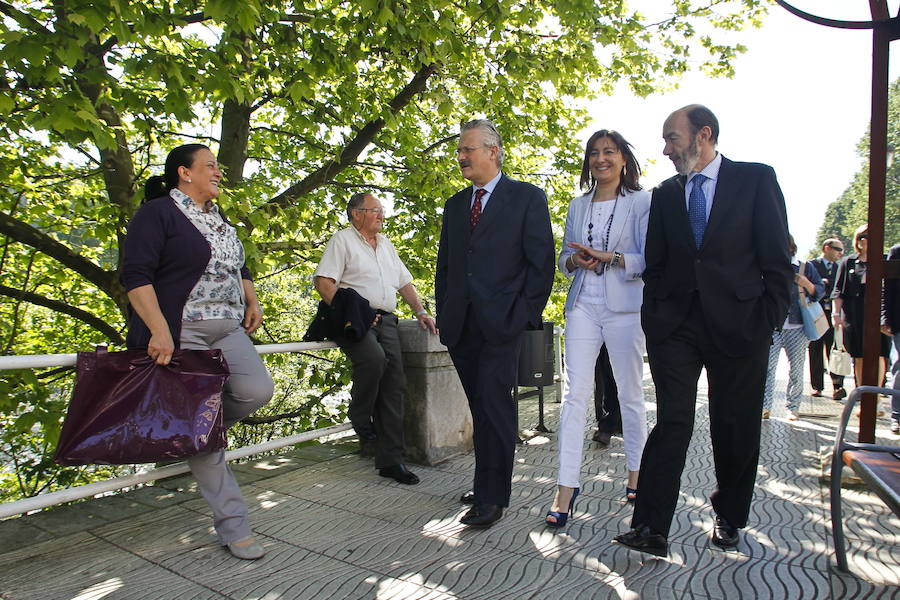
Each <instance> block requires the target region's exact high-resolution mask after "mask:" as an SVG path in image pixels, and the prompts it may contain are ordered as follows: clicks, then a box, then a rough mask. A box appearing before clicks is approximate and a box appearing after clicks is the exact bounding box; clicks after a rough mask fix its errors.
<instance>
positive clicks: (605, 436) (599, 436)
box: [591, 429, 612, 446]
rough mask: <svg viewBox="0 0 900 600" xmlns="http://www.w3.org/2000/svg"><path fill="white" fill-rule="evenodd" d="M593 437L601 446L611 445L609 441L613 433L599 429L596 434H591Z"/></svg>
mask: <svg viewBox="0 0 900 600" xmlns="http://www.w3.org/2000/svg"><path fill="white" fill-rule="evenodd" d="M591 439H592V440H594V441H595V442H597V443H598V444H600V445H601V446H609V442H610V440H611V439H612V434H611V433H610V432H608V431H600V430H599V429H598V430H597V431H595V432H594V435H592V436H591Z"/></svg>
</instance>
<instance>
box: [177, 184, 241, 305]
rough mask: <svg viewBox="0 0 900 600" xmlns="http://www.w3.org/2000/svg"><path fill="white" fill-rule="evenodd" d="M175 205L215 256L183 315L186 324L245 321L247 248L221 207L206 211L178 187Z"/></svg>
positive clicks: (188, 300) (212, 207) (195, 288)
mask: <svg viewBox="0 0 900 600" xmlns="http://www.w3.org/2000/svg"><path fill="white" fill-rule="evenodd" d="M169 195H170V196H171V197H172V200H174V201H175V205H176V206H177V207H178V208H179V209H181V212H183V213H184V216H186V217H187V218H188V220H189V221H190V222H191V223H193V225H194V227H196V228H197V230H198V231H200V233H201V234H203V237H204V238H206V242H207V243H208V244H209V250H210V253H211V256H210V259H209V264H207V265H206V271H205V272H204V273H203V275H202V276H201V277H200V280H199V281H197V283H196V285H194V289H192V290H191V293H190V295H189V296H188V299H187V302H186V303H185V305H184V311H183V312H182V314H181V318H182V320H183V321H206V320H209V319H237V320H238V321H240V320H243V318H244V289H243V287H242V283H241V266H242V265H243V264H244V246H243V245H242V244H241V242H240V240H239V239H238V237H237V232H236V231H235V229H234V227H232V226H231V225H229V224H228V223H226V222H225V220H224V219H223V218H222V215H221V213H219V207H218V206H216V205H215V204H213V203H212V202H210V209H209V212H204V211H203V210H202V209H201V208H200V207H199V206H197V203H196V202H194V201H193V200H192V199H191V197H190V196H188V195H187V194H185V193H184V192H182V191H181V190H179V189H177V188H174V189H172V190H171V191H170V192H169Z"/></svg>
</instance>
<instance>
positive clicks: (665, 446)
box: [615, 104, 794, 556]
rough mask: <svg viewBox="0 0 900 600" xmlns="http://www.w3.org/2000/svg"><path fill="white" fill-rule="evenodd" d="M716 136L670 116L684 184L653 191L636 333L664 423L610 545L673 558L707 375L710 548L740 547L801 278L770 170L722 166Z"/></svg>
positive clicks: (710, 127) (702, 112)
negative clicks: (772, 367) (767, 396)
mask: <svg viewBox="0 0 900 600" xmlns="http://www.w3.org/2000/svg"><path fill="white" fill-rule="evenodd" d="M718 137H719V124H718V120H717V119H716V117H715V115H713V113H712V112H711V111H710V110H709V109H708V108H706V107H704V106H700V105H696V104H695V105H690V106H686V107H684V108H682V109H679V110H677V111H675V112H674V113H672V114H671V115H670V116H669V118H668V119H666V122H665V124H664V125H663V140H664V141H665V148H664V149H663V154H665V155H666V156H668V157H669V159H671V160H672V162H673V163H674V165H675V168H676V169H677V170H678V175H677V176H675V177H673V178H671V179H668V180H666V181H664V182H663V183H662V184H660V185H659V187H657V188H656V189H655V190H653V200H652V204H651V207H650V219H649V224H648V229H647V244H646V249H645V255H646V261H647V266H646V269H645V270H644V275H643V278H644V303H643V306H642V308H641V324H642V325H643V328H644V332H645V334H646V336H647V354H648V356H649V359H650V370H651V373H652V375H653V382H654V384H655V385H656V402H657V423H656V426H655V427H654V428H653V431H652V432H651V433H650V437H649V439H648V440H647V445H646V446H645V448H644V455H643V459H642V461H641V478H640V483H639V490H640V492H639V493H638V496H637V501H636V503H635V508H634V515H633V518H632V521H631V526H632V529H631V530H630V531H629V532H627V533H624V534H622V535H618V536H616V538H615V541H617V542H619V543H621V544H624V545H626V546H629V547H631V548H634V549H636V550H640V551H642V552H647V553H650V554H655V555H660V556H664V555H665V554H667V552H668V532H669V528H670V526H671V523H672V518H673V515H674V513H675V507H676V504H677V502H678V495H679V488H680V479H681V472H682V471H683V470H684V464H685V457H686V454H687V449H688V445H689V443H690V440H691V435H692V433H693V425H694V408H695V402H696V396H697V380H698V379H699V377H700V371H701V369H703V368H704V367H705V368H706V373H707V380H708V383H709V420H710V436H711V438H712V452H713V461H714V464H715V473H716V483H717V485H716V489H715V490H714V491H713V493H712V496H711V500H712V506H713V509H714V510H715V513H716V518H715V522H714V523H713V528H712V529H713V534H712V541H713V543H714V544H716V545H718V546H721V547H731V546H735V545H737V543H738V529H740V528H742V527H744V526H745V525H746V524H747V517H748V515H749V512H750V501H751V498H752V496H753V485H754V482H755V480H756V468H757V463H758V460H759V434H760V417H761V413H762V402H763V389H764V386H765V381H766V366H767V362H768V350H769V345H770V344H771V341H772V332H773V331H774V329H775V328H776V327H779V326H781V325H782V324H783V323H784V319H785V316H786V315H787V311H788V303H789V297H790V286H791V285H792V281H793V276H794V271H793V268H792V267H791V255H790V252H789V250H788V230H787V216H786V213H785V207H784V197H783V196H782V193H781V189H780V188H779V187H778V182H777V181H776V179H775V172H774V171H773V170H772V168H771V167H769V166H767V165H762V164H758V163H739V162H733V161H730V160H728V159H727V158H724V157H723V156H722V155H721V154H719V153H718V152H717V151H716V144H717V141H718Z"/></svg>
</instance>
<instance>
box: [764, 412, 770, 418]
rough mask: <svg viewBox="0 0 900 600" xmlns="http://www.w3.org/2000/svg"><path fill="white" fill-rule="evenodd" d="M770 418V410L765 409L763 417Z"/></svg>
mask: <svg viewBox="0 0 900 600" xmlns="http://www.w3.org/2000/svg"><path fill="white" fill-rule="evenodd" d="M768 418H769V411H768V410H764V411H763V419H768Z"/></svg>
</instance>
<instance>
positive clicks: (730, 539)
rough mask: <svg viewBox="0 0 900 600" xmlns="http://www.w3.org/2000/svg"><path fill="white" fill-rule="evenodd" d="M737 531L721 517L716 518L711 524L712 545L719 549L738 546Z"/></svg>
mask: <svg viewBox="0 0 900 600" xmlns="http://www.w3.org/2000/svg"><path fill="white" fill-rule="evenodd" d="M738 538H739V536H738V530H737V527H733V526H732V525H731V523H729V522H728V521H726V520H725V519H723V518H722V517H716V522H715V523H714V524H713V533H712V543H713V544H715V545H716V546H718V547H719V548H734V547H735V546H737V545H738Z"/></svg>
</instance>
